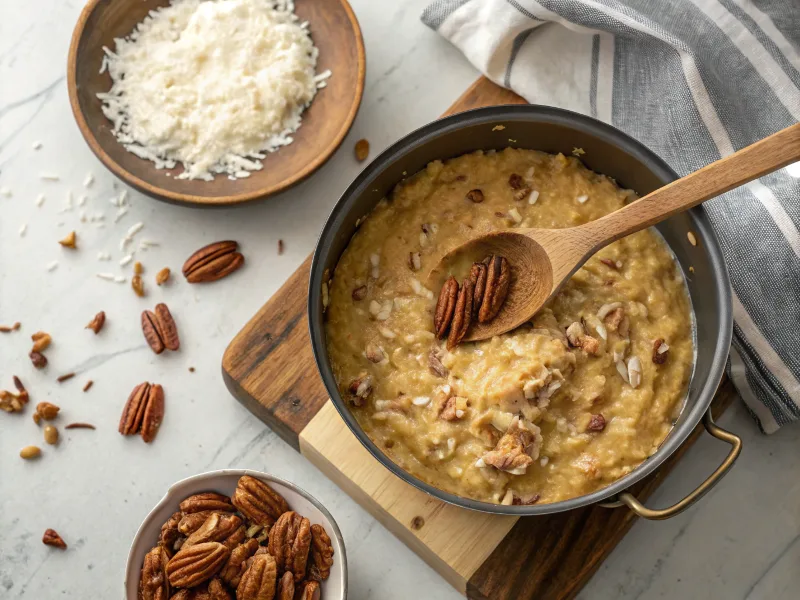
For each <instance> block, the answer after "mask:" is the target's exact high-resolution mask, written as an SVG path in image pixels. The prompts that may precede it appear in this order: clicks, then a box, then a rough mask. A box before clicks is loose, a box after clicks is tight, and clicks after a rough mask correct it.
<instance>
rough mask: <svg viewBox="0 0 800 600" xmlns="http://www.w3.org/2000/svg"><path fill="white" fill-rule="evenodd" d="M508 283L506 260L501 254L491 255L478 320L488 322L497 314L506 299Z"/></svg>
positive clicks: (508, 270) (509, 269) (508, 275)
mask: <svg viewBox="0 0 800 600" xmlns="http://www.w3.org/2000/svg"><path fill="white" fill-rule="evenodd" d="M510 283H511V268H510V267H509V265H508V261H507V260H506V259H505V258H504V257H502V256H492V257H491V258H490V259H489V264H488V271H487V273H486V290H485V291H484V294H483V301H482V302H481V309H480V311H479V312H478V321H480V322H481V323H488V322H489V321H491V320H492V319H494V318H495V317H496V316H497V313H499V312H500V309H501V308H502V307H503V303H504V302H505V301H506V296H507V295H508V287H509V284H510Z"/></svg>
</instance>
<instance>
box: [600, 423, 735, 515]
mask: <svg viewBox="0 0 800 600" xmlns="http://www.w3.org/2000/svg"><path fill="white" fill-rule="evenodd" d="M703 425H705V428H706V431H708V433H710V434H711V435H713V436H714V437H715V438H717V439H718V440H722V441H723V442H728V443H729V444H730V445H731V451H730V452H729V453H728V456H727V457H725V460H724V461H723V462H722V464H721V465H720V466H719V467H717V470H716V471H714V472H713V473H712V474H711V475H710V476H709V477H708V479H706V480H705V481H704V482H703V483H701V484H700V485H699V486H698V487H697V488H696V489H695V490H694V491H693V492H692V493H691V494H689V495H688V496H686V497H685V498H684V499H683V500H681V501H680V502H678V503H676V504H673V505H672V506H669V507H667V508H661V509H653V508H647V507H646V506H645V505H644V504H642V503H641V502H639V500H637V499H636V497H635V496H634V495H633V494H631V493H630V492H622V493H621V494H619V495H618V496H617V498H616V502H614V501H612V502H608V503H601V504H600V506H605V507H606V508H614V507H616V506H620V505H622V504H624V505H625V506H627V507H628V508H630V509H631V510H632V511H633V512H634V513H636V514H637V515H638V516H640V517H642V518H643V519H652V520H655V521H661V520H664V519H669V518H670V517H674V516H675V515H677V514H679V513H682V512H683V511H685V510H686V509H687V508H689V507H690V506H691V505H692V504H694V503H695V502H697V501H698V500H699V499H700V498H702V497H703V496H704V495H705V494H707V493H708V492H709V490H711V488H712V487H714V486H715V485H716V484H717V483H718V482H719V480H720V479H722V478H723V476H724V475H725V474H726V473H727V472H728V469H730V468H731V467H732V466H733V463H734V462H736V459H737V458H739V454H740V453H741V451H742V440H741V438H740V437H739V436H737V435H734V434H732V433H730V432H729V431H725V430H724V429H721V428H719V427H718V426H717V425H716V423H714V418H713V417H712V416H711V409H710V408H709V409H708V411H706V414H705V415H704V416H703Z"/></svg>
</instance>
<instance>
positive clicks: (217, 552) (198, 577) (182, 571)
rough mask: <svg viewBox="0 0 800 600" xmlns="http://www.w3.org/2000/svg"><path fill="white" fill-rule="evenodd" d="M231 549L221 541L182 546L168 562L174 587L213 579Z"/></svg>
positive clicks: (169, 575) (169, 573)
mask: <svg viewBox="0 0 800 600" xmlns="http://www.w3.org/2000/svg"><path fill="white" fill-rule="evenodd" d="M229 555H230V551H229V550H228V549H227V548H226V547H225V546H224V545H222V544H220V543H219V542H205V543H203V544H197V545H195V546H191V547H189V548H181V549H180V550H179V551H178V553H177V554H176V555H175V556H173V557H172V558H171V559H170V560H169V562H168V563H167V577H168V579H169V583H170V585H171V586H173V587H193V586H195V585H198V584H200V583H203V582H204V581H207V580H209V579H211V578H212V577H213V576H214V575H216V574H217V572H218V571H219V570H220V569H222V567H223V565H224V564H225V562H226V561H227V560H228V556H229Z"/></svg>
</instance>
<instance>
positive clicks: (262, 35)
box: [97, 0, 330, 180]
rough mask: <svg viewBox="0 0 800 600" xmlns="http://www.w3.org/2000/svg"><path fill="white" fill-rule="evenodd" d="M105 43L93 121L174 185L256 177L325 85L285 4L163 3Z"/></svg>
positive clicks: (304, 29)
mask: <svg viewBox="0 0 800 600" xmlns="http://www.w3.org/2000/svg"><path fill="white" fill-rule="evenodd" d="M115 43H116V47H115V49H114V51H111V50H110V49H108V48H104V50H105V52H106V57H105V59H104V61H103V67H102V69H101V71H104V70H105V69H108V72H109V74H110V75H111V79H112V81H113V84H112V86H111V89H110V90H109V91H108V92H107V93H101V94H98V95H97V96H98V98H100V99H101V100H102V101H103V112H104V114H105V115H106V117H108V119H110V120H111V121H112V122H113V124H114V134H115V135H116V137H117V139H118V140H119V141H120V142H121V143H122V144H123V145H124V146H125V148H126V149H127V150H128V151H129V152H132V153H134V154H136V155H137V156H140V157H141V158H144V159H147V160H150V161H153V162H154V163H155V165H156V167H157V168H159V169H164V168H166V169H171V168H173V167H175V165H176V164H177V163H179V162H180V163H183V166H184V169H185V170H184V172H183V173H182V174H180V175H178V176H177V177H178V178H180V179H205V180H211V179H213V174H214V173H224V174H227V175H228V177H230V178H231V179H235V178H239V177H247V176H249V174H250V171H254V170H260V169H261V168H262V167H263V165H262V163H261V159H263V158H264V157H265V156H266V153H268V152H273V151H275V150H277V149H278V148H280V147H281V146H285V145H287V144H290V143H291V142H292V137H291V134H292V133H294V132H295V131H297V128H298V127H299V126H300V116H301V114H302V112H303V110H304V109H305V108H306V107H307V106H308V105H309V104H310V103H311V101H312V100H313V98H314V95H315V94H316V91H317V89H318V88H321V87H324V85H325V79H327V78H328V77H329V76H330V71H326V72H324V73H321V74H320V75H316V73H315V68H316V64H317V55H318V51H317V48H316V47H315V46H314V44H313V42H312V40H311V36H310V34H309V31H308V23H306V22H301V21H300V20H299V18H298V17H297V15H295V14H294V3H293V2H292V0H272V1H270V0H205V1H201V0H173V2H172V3H171V4H170V5H169V6H166V7H164V8H161V9H159V10H155V11H151V12H150V14H149V16H148V17H146V18H145V19H144V20H143V21H142V22H141V23H140V24H139V25H138V26H137V27H136V29H135V30H134V31H133V32H132V33H131V34H130V36H128V37H127V38H125V39H120V38H117V39H116V40H115Z"/></svg>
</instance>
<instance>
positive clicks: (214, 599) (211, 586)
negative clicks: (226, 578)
mask: <svg viewBox="0 0 800 600" xmlns="http://www.w3.org/2000/svg"><path fill="white" fill-rule="evenodd" d="M208 598H209V600H232V598H231V593H230V592H229V591H228V589H227V588H226V587H225V584H224V583H222V580H220V578H219V577H214V578H213V579H212V580H211V581H209V582H208Z"/></svg>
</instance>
